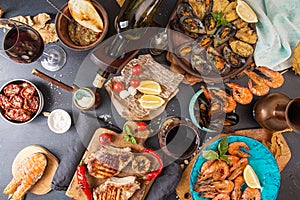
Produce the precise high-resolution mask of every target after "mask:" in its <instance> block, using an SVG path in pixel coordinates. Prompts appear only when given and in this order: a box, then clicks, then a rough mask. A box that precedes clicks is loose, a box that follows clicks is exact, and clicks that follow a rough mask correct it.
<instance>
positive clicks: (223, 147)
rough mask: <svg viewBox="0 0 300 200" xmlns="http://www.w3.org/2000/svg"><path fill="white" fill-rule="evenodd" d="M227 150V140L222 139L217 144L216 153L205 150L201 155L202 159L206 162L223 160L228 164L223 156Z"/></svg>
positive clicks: (225, 138)
mask: <svg viewBox="0 0 300 200" xmlns="http://www.w3.org/2000/svg"><path fill="white" fill-rule="evenodd" d="M227 150H228V138H227V137H224V138H223V139H222V140H221V141H220V143H219V144H218V152H217V151H214V150H205V151H203V153H202V156H203V158H205V159H206V160H219V159H222V160H224V161H225V162H226V163H227V164H228V163H229V160H228V158H227V157H226V156H225V154H226V152H227Z"/></svg>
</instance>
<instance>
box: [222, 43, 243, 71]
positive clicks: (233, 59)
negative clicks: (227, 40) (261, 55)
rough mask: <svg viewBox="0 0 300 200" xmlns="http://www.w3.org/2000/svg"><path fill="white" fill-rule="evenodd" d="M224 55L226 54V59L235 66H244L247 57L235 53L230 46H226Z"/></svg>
mask: <svg viewBox="0 0 300 200" xmlns="http://www.w3.org/2000/svg"><path fill="white" fill-rule="evenodd" d="M223 55H224V58H225V59H226V61H227V62H228V63H229V64H230V66H231V67H233V68H239V67H242V66H244V65H245V63H246V60H245V58H243V57H241V56H239V55H237V54H235V53H233V52H232V51H231V49H230V48H229V47H224V49H223Z"/></svg>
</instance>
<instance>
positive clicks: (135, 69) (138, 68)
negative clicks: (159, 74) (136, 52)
mask: <svg viewBox="0 0 300 200" xmlns="http://www.w3.org/2000/svg"><path fill="white" fill-rule="evenodd" d="M141 73H142V66H141V65H139V64H136V65H134V66H133V67H132V74H135V75H137V76H139V75H141Z"/></svg>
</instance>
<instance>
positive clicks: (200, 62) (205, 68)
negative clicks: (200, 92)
mask: <svg viewBox="0 0 300 200" xmlns="http://www.w3.org/2000/svg"><path fill="white" fill-rule="evenodd" d="M190 62H191V65H192V68H193V69H194V70H195V71H197V72H198V73H199V74H201V75H208V74H209V73H210V72H211V70H212V66H213V63H211V62H210V60H209V59H208V54H207V51H206V49H204V48H203V47H201V46H199V45H198V43H196V44H194V45H193V51H192V54H191V60H190Z"/></svg>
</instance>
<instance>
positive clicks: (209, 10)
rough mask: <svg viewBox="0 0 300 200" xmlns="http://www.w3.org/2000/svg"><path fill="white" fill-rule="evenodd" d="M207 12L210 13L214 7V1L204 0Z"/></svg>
mask: <svg viewBox="0 0 300 200" xmlns="http://www.w3.org/2000/svg"><path fill="white" fill-rule="evenodd" d="M204 4H205V12H206V13H210V12H211V10H212V7H213V0H204Z"/></svg>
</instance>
